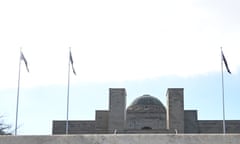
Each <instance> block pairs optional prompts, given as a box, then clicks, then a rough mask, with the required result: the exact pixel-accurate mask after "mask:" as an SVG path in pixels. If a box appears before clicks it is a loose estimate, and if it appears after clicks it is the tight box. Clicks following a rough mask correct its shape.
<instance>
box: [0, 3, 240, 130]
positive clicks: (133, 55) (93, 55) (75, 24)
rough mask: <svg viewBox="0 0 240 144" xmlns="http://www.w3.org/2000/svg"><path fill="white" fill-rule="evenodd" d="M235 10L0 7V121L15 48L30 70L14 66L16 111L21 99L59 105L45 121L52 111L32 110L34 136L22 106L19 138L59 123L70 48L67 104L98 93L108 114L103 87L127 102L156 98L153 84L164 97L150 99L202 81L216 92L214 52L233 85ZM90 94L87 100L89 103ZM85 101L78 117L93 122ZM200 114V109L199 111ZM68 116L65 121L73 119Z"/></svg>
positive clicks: (6, 108) (10, 112)
mask: <svg viewBox="0 0 240 144" xmlns="http://www.w3.org/2000/svg"><path fill="white" fill-rule="evenodd" d="M239 6H240V1H238V0H218V1H217V0H210V1H209V0H182V1H179V0H168V1H159V0H149V1H147V0H121V1H113V0H103V1H99V0H87V1H79V0H78V1H77V0H76V1H75V0H68V1H66V0H58V1H57V0H41V1H33V0H21V1H19V0H8V1H0V67H1V72H0V91H1V93H0V99H1V100H0V104H1V105H0V114H3V115H6V119H7V121H10V123H14V117H15V103H16V88H17V79H18V63H19V50H20V47H21V48H22V51H23V53H24V55H25V57H26V59H27V61H28V64H29V70H30V73H28V72H27V71H26V70H25V67H24V65H22V67H21V68H22V71H21V72H22V73H21V88H22V89H21V91H20V96H21V98H22V99H21V102H22V104H21V103H20V105H24V100H25V102H26V101H28V103H33V102H36V101H38V100H39V97H40V96H41V97H42V96H43V97H44V100H43V101H50V102H51V103H57V102H58V104H59V107H60V106H62V107H61V108H62V109H61V110H59V108H58V107H57V108H56V110H57V109H58V110H59V111H58V112H59V113H57V114H56V115H57V116H56V117H54V116H53V117H49V116H50V115H54V114H53V113H56V111H53V113H50V112H49V113H50V114H49V113H48V111H47V110H45V109H41V110H39V112H38V113H39V114H46V113H48V114H46V115H48V116H45V117H42V119H41V118H38V120H39V121H41V120H42V121H45V123H48V125H47V126H45V127H44V126H41V127H44V128H43V129H41V130H39V131H37V130H35V131H34V130H30V128H31V127H32V125H33V123H31V122H29V123H28V120H27V119H29V117H31V116H29V115H28V114H29V113H34V112H31V111H30V112H29V113H27V112H26V111H25V112H24V108H23V107H22V108H21V109H20V110H21V112H22V113H25V114H26V115H28V116H26V117H24V116H22V117H19V119H20V122H21V123H22V124H23V125H24V126H22V127H21V129H20V133H22V134H51V121H52V120H53V119H64V118H65V114H64V113H62V112H63V111H65V101H64V100H65V97H64V96H65V95H66V89H64V88H66V85H67V71H68V50H69V47H71V49H72V56H73V59H74V66H75V69H76V72H77V76H74V75H71V95H72V97H74V96H75V97H77V96H79V97H78V99H77V98H76V99H77V101H79V102H80V101H81V100H82V97H80V95H83V94H87V91H89V92H91V91H94V90H96V92H97V90H99V88H102V89H101V90H99V92H103V93H100V94H99V96H104V99H102V101H101V102H102V103H103V106H100V108H103V107H104V108H105V109H107V108H108V104H107V102H108V96H107V95H108V89H107V88H108V87H119V86H121V87H126V88H129V91H131V92H130V94H132V96H130V100H129V103H130V102H131V100H133V99H134V98H136V97H137V96H140V95H139V93H140V92H143V90H146V92H156V91H157V90H156V88H157V87H158V86H156V85H154V84H158V85H161V86H159V87H158V88H159V89H161V92H163V93H161V92H160V91H159V93H158V94H157V93H156V94H157V95H156V94H155V93H153V94H155V95H156V96H159V95H160V96H162V95H163V96H164V93H165V91H166V88H168V87H170V86H177V87H184V88H185V89H188V88H189V87H191V85H192V83H194V84H195V83H199V86H204V84H203V82H202V81H201V78H203V79H206V80H208V79H209V80H210V79H211V80H213V81H212V82H207V83H212V84H213V85H214V84H215V85H217V86H219V85H220V83H219V79H217V78H220V74H221V67H220V66H221V61H220V60H221V57H220V47H223V51H224V54H225V56H226V58H227V60H228V63H229V67H230V69H231V71H232V77H231V78H229V77H230V76H229V75H228V76H227V80H226V81H227V82H228V83H229V85H239V84H237V81H236V79H237V78H238V77H239V65H240V61H239V53H240V43H239V37H240V27H239V25H240V19H239V17H240V10H239ZM167 78H169V79H167ZM172 78H176V81H175V82H176V83H177V84H176V85H175V84H171V83H170V82H169V81H172ZM228 78H229V79H230V80H229V81H228ZM162 79H164V80H162ZM216 79H217V80H216ZM177 80H179V81H177ZM192 80H194V81H192ZM180 81H181V82H183V83H182V84H181V82H180ZM185 81H188V82H187V83H186V82H185ZM145 82H146V83H150V84H149V85H146V83H145ZM161 82H169V83H170V84H169V85H167V84H166V85H163V84H162V83H161ZM191 82H192V83H191ZM201 82H202V83H201ZM139 83H140V85H142V86H139V85H138V87H137V88H139V89H138V90H136V87H134V86H136V84H139ZM90 86H91V87H90ZM196 87H197V86H196ZM83 88H84V92H83V91H81V90H82V89H83ZM200 88H201V87H200ZM202 88H203V87H202ZM218 88H219V87H217V88H216V89H215V92H217V94H219V93H220V92H219V89H218ZM140 89H141V90H140ZM203 89H204V88H203ZM237 89H238V88H237V87H236V90H237ZM194 90H195V89H194ZM190 91H191V90H190ZM195 93H196V91H195ZM213 93H214V92H213ZM232 93H234V94H236V95H237V94H238V93H237V92H232ZM57 94H58V95H62V96H61V98H59V100H55V99H58V96H57ZM92 94H94V95H95V93H92ZM142 94H144V93H142ZM150 94H151V93H150ZM208 94H209V93H207V92H206V93H204V95H208ZM215 94H216V93H215ZM8 95H9V97H8V98H6V96H8ZM25 95H27V96H25ZM28 95H29V96H28ZM32 95H35V96H34V98H36V97H37V98H36V99H37V100H36V99H34V98H33V97H32V98H31V96H32ZM89 95H91V93H90V94H89ZM94 95H93V96H92V99H96V97H94ZM190 95H191V92H190ZM24 96H25V97H24ZM95 96H96V95H95ZM50 97H51V98H50ZM89 98H90V97H89ZM163 98H165V97H163ZM92 99H91V100H90V99H87V98H86V97H85V98H84V100H86V101H91V103H90V102H89V105H90V106H91V107H92V108H91V109H89V111H86V110H85V111H84V112H82V115H86V116H84V117H83V118H86V119H87V118H94V116H93V115H94V110H95V109H96V108H98V107H97V106H96V105H98V104H96V103H95V102H93V101H94V100H92ZM31 100H33V101H31ZM161 100H162V99H161ZM5 101H10V102H11V104H10V105H7V104H6V102H5ZM162 101H164V102H165V99H164V100H162ZM186 101H189V103H191V102H190V100H186ZM164 102H163V103H164ZM219 102H220V101H219ZM73 104H74V102H73ZM31 105H34V104H31ZM229 105H231V104H229ZM49 107H50V106H49ZM192 107H198V106H195V104H192ZM203 107H204V105H201V104H199V108H200V109H201V108H202V109H204V108H203ZM26 109H29V107H27V108H26ZM30 109H31V108H30ZM76 109H78V112H79V111H81V106H79V107H78V106H77V104H76ZM216 109H217V108H216ZM72 113H73V114H72V118H76V119H79V117H77V116H75V112H72ZM76 113H77V112H76ZM88 113H91V115H90V116H88ZM236 113H237V114H236ZM236 113H234V114H233V115H234V116H233V118H239V119H240V116H239V115H240V114H239V111H238V112H236ZM60 115H61V116H60ZM216 117H217V118H219V117H221V116H216ZM70 118H71V117H70ZM80 118H82V117H80ZM205 118H206V119H207V118H208V117H205ZM36 121H37V120H36Z"/></svg>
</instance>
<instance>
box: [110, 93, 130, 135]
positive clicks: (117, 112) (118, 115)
mask: <svg viewBox="0 0 240 144" xmlns="http://www.w3.org/2000/svg"><path fill="white" fill-rule="evenodd" d="M125 111H126V91H125V89H124V88H110V89H109V120H108V130H110V131H111V130H117V131H122V130H124V127H125V120H126V112H125Z"/></svg>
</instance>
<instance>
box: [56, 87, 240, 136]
mask: <svg viewBox="0 0 240 144" xmlns="http://www.w3.org/2000/svg"><path fill="white" fill-rule="evenodd" d="M126 96H127V92H126V90H125V89H124V88H110V89H109V110H96V114H95V120H77V121H76V120H70V121H68V134H112V133H128V134H131V133H132V134H135V133H223V121H222V120H198V116H197V110H184V89H183V88H169V89H168V90H167V92H166V99H167V102H166V107H165V106H164V105H163V103H162V102H161V101H160V100H159V99H158V98H157V97H154V96H151V95H142V96H140V97H137V98H136V99H135V100H134V101H133V102H132V103H131V104H130V105H129V106H128V107H127V108H126ZM225 124H226V133H240V120H226V121H225ZM52 133H53V134H66V121H65V120H54V121H53V125H52Z"/></svg>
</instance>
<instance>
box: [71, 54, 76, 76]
mask: <svg viewBox="0 0 240 144" xmlns="http://www.w3.org/2000/svg"><path fill="white" fill-rule="evenodd" d="M69 60H70V63H71V65H72V71H73V73H74V74H75V75H76V71H75V69H74V67H73V58H72V53H71V51H70V52H69Z"/></svg>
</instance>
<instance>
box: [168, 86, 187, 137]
mask: <svg viewBox="0 0 240 144" xmlns="http://www.w3.org/2000/svg"><path fill="white" fill-rule="evenodd" d="M166 96H167V129H171V130H175V131H176V132H178V133H184V100H183V88H169V89H168V91H167V95H166Z"/></svg>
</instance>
